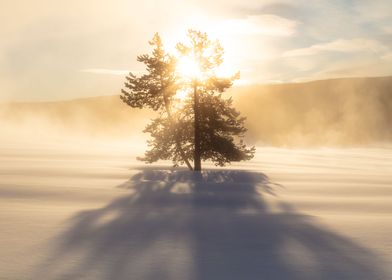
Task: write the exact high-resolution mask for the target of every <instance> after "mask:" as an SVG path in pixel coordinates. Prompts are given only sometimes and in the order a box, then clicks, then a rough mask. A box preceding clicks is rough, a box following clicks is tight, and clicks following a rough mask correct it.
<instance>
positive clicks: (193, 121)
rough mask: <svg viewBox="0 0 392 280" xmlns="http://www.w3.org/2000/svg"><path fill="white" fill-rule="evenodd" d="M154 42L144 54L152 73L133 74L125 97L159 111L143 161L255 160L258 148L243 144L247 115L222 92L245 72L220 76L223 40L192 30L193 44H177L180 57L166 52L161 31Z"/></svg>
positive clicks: (197, 167) (198, 164)
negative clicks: (224, 76) (216, 39)
mask: <svg viewBox="0 0 392 280" xmlns="http://www.w3.org/2000/svg"><path fill="white" fill-rule="evenodd" d="M150 44H151V45H153V46H154V47H155V49H154V50H153V54H152V56H149V55H142V56H139V57H138V61H140V62H143V63H144V64H146V68H147V74H145V75H142V76H141V77H139V78H138V77H136V76H135V75H133V74H130V75H129V76H128V77H127V82H126V83H125V86H126V88H127V90H122V93H123V95H122V96H121V99H122V100H123V101H124V102H125V103H127V104H128V105H130V106H131V107H136V108H145V107H149V108H152V109H153V110H155V111H158V112H159V117H157V118H156V119H154V120H152V122H151V123H150V124H149V125H148V126H147V127H146V129H145V130H144V131H145V132H148V133H150V135H151V137H152V140H150V141H149V147H150V149H149V150H148V151H147V152H146V153H145V156H144V157H143V158H141V160H143V161H145V162H148V163H152V162H155V161H158V160H168V159H171V160H172V161H173V163H174V165H180V164H183V163H185V164H187V166H188V168H189V169H191V170H192V169H193V170H195V171H200V170H201V161H202V160H203V161H206V160H211V161H213V162H214V163H215V164H216V165H220V166H224V165H225V164H227V163H230V162H232V161H241V160H249V159H251V158H252V157H253V155H254V152H255V148H254V147H251V148H247V147H246V145H245V144H244V142H243V137H244V134H245V132H246V129H245V127H244V122H245V118H243V117H240V113H239V112H238V111H237V110H235V108H234V107H233V104H232V103H233V102H232V99H231V98H229V99H224V98H223V96H222V95H223V93H224V92H225V90H226V89H228V88H230V87H231V86H232V84H233V81H234V80H235V79H238V78H239V74H236V75H234V76H232V77H228V78H220V77H218V76H217V75H216V69H217V68H218V67H219V66H220V64H221V63H222V62H223V58H222V57H223V48H222V47H221V45H220V44H219V42H218V41H211V40H209V39H208V36H207V34H206V33H202V32H198V31H194V30H189V32H188V42H187V43H179V44H177V51H178V53H179V57H177V58H175V57H174V56H172V55H168V54H165V52H164V51H163V47H162V42H161V40H160V38H159V35H158V34H156V35H155V36H154V39H153V40H152V41H151V42H150ZM184 62H186V63H185V67H182V69H181V64H184ZM179 95H182V97H181V98H179V97H178V96H179ZM191 160H193V163H194V167H193V168H192V167H191V165H190V163H189V162H190V161H191Z"/></svg>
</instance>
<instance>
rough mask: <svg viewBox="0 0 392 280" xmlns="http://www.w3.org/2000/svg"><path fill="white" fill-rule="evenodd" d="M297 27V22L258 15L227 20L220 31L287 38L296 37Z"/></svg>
mask: <svg viewBox="0 0 392 280" xmlns="http://www.w3.org/2000/svg"><path fill="white" fill-rule="evenodd" d="M297 26H298V22H297V21H294V20H289V19H286V18H283V17H279V16H277V15H257V16H247V17H246V18H244V19H227V20H225V21H223V22H221V24H219V26H218V29H219V30H220V31H221V32H224V33H237V34H253V35H268V36H282V37H286V36H292V35H294V34H295V33H296V30H297Z"/></svg>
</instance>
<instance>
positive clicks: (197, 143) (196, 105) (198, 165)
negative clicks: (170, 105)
mask: <svg viewBox="0 0 392 280" xmlns="http://www.w3.org/2000/svg"><path fill="white" fill-rule="evenodd" d="M193 98H194V103H193V110H194V114H195V123H194V126H195V143H194V144H195V154H194V157H193V162H194V169H193V170H194V171H201V151H200V140H201V139H200V105H199V93H198V91H197V82H196V81H195V82H194V84H193Z"/></svg>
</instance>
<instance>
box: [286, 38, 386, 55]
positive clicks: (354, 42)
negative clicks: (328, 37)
mask: <svg viewBox="0 0 392 280" xmlns="http://www.w3.org/2000/svg"><path fill="white" fill-rule="evenodd" d="M386 50H387V48H386V47H385V46H384V45H382V44H381V43H380V42H378V41H376V40H373V39H366V38H355V39H339V40H335V41H332V42H328V43H322V44H315V45H312V46H310V47H307V48H300V49H294V50H290V51H287V52H285V53H283V55H282V56H283V57H296V56H309V55H316V54H319V53H322V52H343V53H351V52H362V51H370V52H374V53H379V52H384V51H386Z"/></svg>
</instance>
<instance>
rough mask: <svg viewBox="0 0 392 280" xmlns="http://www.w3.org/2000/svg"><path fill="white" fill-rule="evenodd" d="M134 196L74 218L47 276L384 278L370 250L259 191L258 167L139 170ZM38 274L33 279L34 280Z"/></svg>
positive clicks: (269, 188) (267, 187)
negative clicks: (278, 207)
mask: <svg viewBox="0 0 392 280" xmlns="http://www.w3.org/2000/svg"><path fill="white" fill-rule="evenodd" d="M120 187H122V188H127V189H129V191H130V192H131V194H128V195H125V196H122V197H120V198H118V199H115V200H114V201H112V202H110V203H109V204H108V205H106V206H104V207H102V208H100V209H93V210H89V211H83V212H80V213H79V214H77V215H76V216H75V217H73V218H72V219H71V221H70V226H69V227H68V229H67V230H66V231H65V232H64V233H63V234H62V235H61V236H59V237H58V238H57V239H56V246H55V248H54V250H53V251H54V252H53V255H51V256H50V258H49V259H48V260H47V262H46V263H45V264H44V265H43V266H42V267H41V268H40V272H39V273H38V274H37V277H44V278H45V279H136V280H137V279H144V280H149V279H154V280H155V279H201V280H208V279H213V280H217V279H225V280H228V279H245V280H247V279H250V280H252V279H255V280H256V279H294V280H295V279H298V280H299V279H301V280H303V279H312V280H313V279H386V278H384V277H385V276H384V274H383V272H382V269H381V264H380V263H381V262H380V261H379V260H378V259H377V257H376V256H375V255H374V254H372V253H371V252H370V251H369V250H367V249H365V248H363V247H361V246H360V245H358V244H356V243H354V242H353V241H351V240H350V239H348V238H346V237H343V236H340V235H338V234H336V233H334V232H332V231H330V230H328V229H326V228H324V227H322V226H320V225H318V224H317V222H316V221H314V220H313V219H312V218H311V217H309V216H305V215H301V214H300V213H297V212H295V211H294V210H293V209H292V207H290V206H287V205H286V207H284V208H283V210H282V211H279V212H276V211H271V210H270V209H269V208H268V206H267V204H266V203H265V200H264V199H263V196H264V195H266V194H272V195H273V194H274V189H275V188H279V186H278V185H275V184H273V183H271V182H270V181H269V179H268V177H267V176H266V175H264V174H262V173H256V172H246V171H213V170H210V171H204V172H203V178H195V177H194V175H193V174H192V173H191V172H188V171H169V170H160V171H157V170H152V169H151V170H149V169H145V170H142V171H141V172H139V173H137V174H136V175H134V176H133V177H132V178H131V179H130V180H129V181H128V182H125V183H124V184H122V185H121V186H120ZM36 279H39V278H36Z"/></svg>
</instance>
